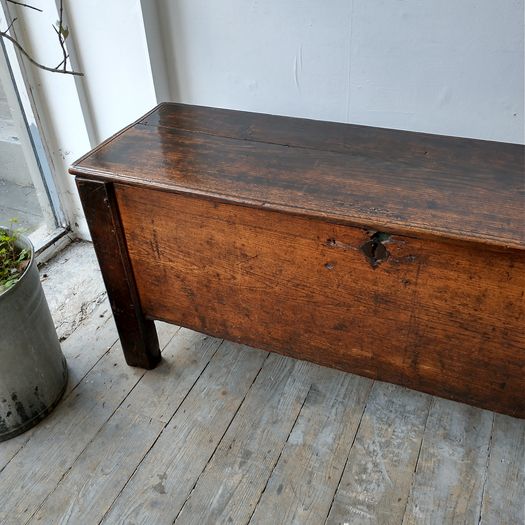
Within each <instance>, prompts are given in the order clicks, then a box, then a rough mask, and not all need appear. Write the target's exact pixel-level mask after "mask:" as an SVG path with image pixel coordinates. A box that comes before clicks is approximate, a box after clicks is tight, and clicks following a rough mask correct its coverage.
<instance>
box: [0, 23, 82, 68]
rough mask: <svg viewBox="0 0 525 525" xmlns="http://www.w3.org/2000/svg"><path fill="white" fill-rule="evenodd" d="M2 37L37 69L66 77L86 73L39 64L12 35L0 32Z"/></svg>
mask: <svg viewBox="0 0 525 525" xmlns="http://www.w3.org/2000/svg"><path fill="white" fill-rule="evenodd" d="M0 36H1V37H2V38H6V39H7V40H9V41H10V42H12V44H13V45H14V46H15V47H16V48H17V49H18V50H19V51H20V53H22V54H23V55H24V56H25V57H26V58H27V60H29V62H31V64H33V65H34V66H36V67H39V68H40V69H43V70H44V71H51V72H52V73H63V74H64V75H75V76H79V77H83V76H84V73H80V72H78V71H69V70H64V69H55V68H53V67H47V66H44V65H43V64H39V63H38V62H37V61H36V60H34V59H33V58H31V56H30V55H29V53H28V52H27V51H26V50H25V49H24V48H23V47H22V46H21V45H20V44H19V43H18V42H17V41H16V40H15V39H14V38H13V37H12V36H11V35H8V34H7V33H5V32H3V31H0Z"/></svg>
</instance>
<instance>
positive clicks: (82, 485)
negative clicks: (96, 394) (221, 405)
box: [29, 410, 164, 524]
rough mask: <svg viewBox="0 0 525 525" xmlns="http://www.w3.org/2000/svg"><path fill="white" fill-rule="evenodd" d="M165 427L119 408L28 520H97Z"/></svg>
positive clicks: (54, 521) (92, 521)
mask: <svg viewBox="0 0 525 525" xmlns="http://www.w3.org/2000/svg"><path fill="white" fill-rule="evenodd" d="M163 427H164V425H163V423H162V422H160V421H156V420H154V419H152V418H147V417H144V416H141V415H138V414H132V413H129V412H127V411H126V410H117V412H116V413H115V414H114V415H113V416H112V417H111V418H110V419H109V421H108V422H107V423H105V424H104V426H103V427H102V430H101V431H100V432H99V434H97V436H96V437H95V439H94V441H92V442H91V443H90V444H89V446H88V447H87V448H86V449H85V450H84V451H83V452H82V454H80V456H79V457H78V459H77V460H76V461H75V463H74V464H73V466H72V468H71V469H70V470H68V471H67V474H66V475H65V476H64V477H63V478H62V479H61V480H60V483H59V485H58V486H57V487H56V489H55V490H54V491H53V492H52V493H51V495H50V496H49V497H48V498H47V499H46V500H45V502H44V504H43V505H42V507H41V508H40V509H39V510H38V512H37V513H36V514H35V515H34V516H33V518H32V519H31V521H30V522H29V523H53V524H65V523H73V524H74V523H79V524H80V523H98V521H99V520H100V519H101V518H102V517H103V516H104V514H105V513H106V512H107V510H108V509H109V507H110V505H111V503H113V500H114V498H115V496H116V495H117V494H118V492H119V491H120V490H122V488H123V487H124V485H125V484H126V483H127V481H128V479H129V477H130V476H131V475H132V474H133V471H134V470H135V468H136V466H137V464H138V463H139V462H140V460H141V459H142V458H143V457H144V455H145V454H146V453H147V451H148V450H149V448H150V447H151V446H152V445H153V443H154V441H155V439H156V438H157V436H158V435H159V434H160V432H161V431H162V428H163Z"/></svg>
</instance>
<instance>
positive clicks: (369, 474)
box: [327, 382, 432, 525]
mask: <svg viewBox="0 0 525 525" xmlns="http://www.w3.org/2000/svg"><path fill="white" fill-rule="evenodd" d="M431 399H432V398H431V397H430V396H428V395H425V394H420V393H417V392H413V391H410V390H407V389H406V388H402V387H399V386H396V385H389V384H387V383H380V382H375V383H374V386H373V388H372V392H371V393H370V396H369V397H368V401H367V406H366V410H365V412H364V414H363V418H362V420H361V424H360V426H359V431H358V433H357V436H356V438H355V442H354V444H353V446H352V450H351V451H350V454H349V456H348V460H347V462H346V467H345V471H344V473H343V476H342V478H341V482H340V483H339V487H338V488H337V493H336V494H335V497H334V500H333V503H332V508H331V509H330V514H329V516H328V520H327V524H330V525H338V524H341V523H352V524H358V523H362V524H376V523H401V521H402V520H403V515H404V513H405V507H406V504H407V500H408V495H409V493H410V489H411V485H412V477H413V472H414V468H415V466H416V461H417V459H418V455H419V452H420V450H421V441H422V439H423V433H424V431H425V423H426V420H427V416H428V411H429V408H430V403H431Z"/></svg>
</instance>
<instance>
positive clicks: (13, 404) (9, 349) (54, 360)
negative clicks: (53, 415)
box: [0, 237, 67, 442]
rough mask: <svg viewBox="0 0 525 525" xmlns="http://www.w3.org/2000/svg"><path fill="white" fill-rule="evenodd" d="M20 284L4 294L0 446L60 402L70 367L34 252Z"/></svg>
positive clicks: (0, 306)
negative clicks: (56, 328) (61, 344)
mask: <svg viewBox="0 0 525 525" xmlns="http://www.w3.org/2000/svg"><path fill="white" fill-rule="evenodd" d="M19 244H20V246H23V247H24V248H29V249H30V251H31V262H30V264H29V266H28V267H27V269H26V271H25V272H24V274H23V275H22V277H21V278H20V280H19V281H18V282H17V283H16V284H15V285H14V286H13V287H11V288H10V289H9V290H7V291H6V292H4V293H3V294H0V442H1V441H5V440H7V439H10V438H12V437H14V436H17V435H18V434H21V433H22V432H25V431H26V430H28V429H29V428H31V427H32V426H34V425H35V424H36V423H38V422H39V421H40V420H41V419H43V418H44V417H45V416H46V415H47V414H49V413H50V412H51V411H52V410H53V408H54V407H55V406H56V404H57V403H58V402H59V401H60V398H61V397H62V394H63V393H64V390H65V388H66V384H67V365H66V360H65V358H64V355H63V354H62V350H61V348H60V343H59V341H58V337H57V334H56V330H55V326H54V323H53V319H52V318H51V313H50V312H49V307H48V305H47V301H46V298H45V296H44V291H43V289H42V285H41V283H40V278H39V274H38V269H37V265H36V262H35V257H34V250H33V246H32V244H31V242H30V241H29V239H27V238H25V237H20V239H19Z"/></svg>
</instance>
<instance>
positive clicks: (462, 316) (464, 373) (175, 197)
mask: <svg viewBox="0 0 525 525" xmlns="http://www.w3.org/2000/svg"><path fill="white" fill-rule="evenodd" d="M70 171H71V173H72V174H74V175H76V176H77V185H78V188H79V192H80V196H81V199H82V203H83V206H84V210H85V213H86V217H87V220H88V224H89V227H90V230H91V234H92V237H93V242H94V246H95V249H96V251H97V256H98V259H99V262H100V265H101V269H102V273H103V277H104V280H105V283H106V287H107V289H108V294H109V297H110V300H111V304H112V308H113V312H114V316H115V320H116V323H117V328H118V330H119V335H120V337H121V341H122V346H123V349H124V354H125V357H126V360H127V362H128V363H129V364H130V365H133V366H141V367H146V368H151V367H154V366H155V365H156V363H157V362H158V361H159V359H160V353H159V349H158V342H157V338H156V334H155V328H154V324H153V320H155V319H160V320H164V321H168V322H173V323H177V324H179V325H182V326H186V327H189V328H192V329H195V330H198V331H200V332H204V333H207V334H210V335H213V336H218V337H224V338H226V339H229V340H233V341H238V342H242V343H245V344H249V345H252V346H255V347H258V348H263V349H266V350H271V351H276V352H280V353H282V354H286V355H289V356H293V357H296V358H300V359H307V360H310V361H314V362H316V363H320V364H322V365H326V366H331V367H335V368H339V369H342V370H346V371H348V372H353V373H356V374H360V375H365V376H368V377H372V378H377V379H379V380H382V381H390V382H393V383H398V384H401V385H405V386H408V387H410V388H414V389H417V390H421V391H424V392H429V393H431V394H436V395H439V396H443V397H446V398H450V399H455V400H459V401H463V402H466V403H470V404H474V405H477V406H480V407H484V408H488V409H492V410H496V411H500V412H504V413H507V414H510V415H514V416H519V417H525V335H524V324H525V323H524V290H525V257H524V254H525V228H524V211H525V201H524V199H525V193H524V147H523V146H520V145H514V144H504V143H497V142H488V141H480V140H470V139H463V138H452V137H443V136H436V135H427V134H422V133H411V132H405V131H394V130H387V129H379V128H371V127H364V126H355V125H347V124H336V123H330V122H319V121H311V120H304V119H295V118H287V117H278V116H271V115H262V114H255V113H244V112H238V111H230V110H222V109H213V108H205V107H195V106H187V105H181V104H162V105H160V106H158V107H157V108H155V109H154V110H152V111H151V112H150V113H148V114H147V115H146V116H144V117H143V118H141V119H140V120H138V121H137V122H135V123H134V124H132V125H131V126H129V127H127V128H126V129H124V130H123V131H121V132H119V133H117V134H116V135H115V136H113V137H111V138H110V139H108V140H107V141H105V142H104V143H103V144H101V145H100V146H99V147H97V148H95V149H94V150H93V151H91V152H90V153H88V154H87V155H85V156H84V157H82V158H81V159H80V160H79V161H77V162H76V163H75V164H74V165H73V166H72V167H71V169H70Z"/></svg>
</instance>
